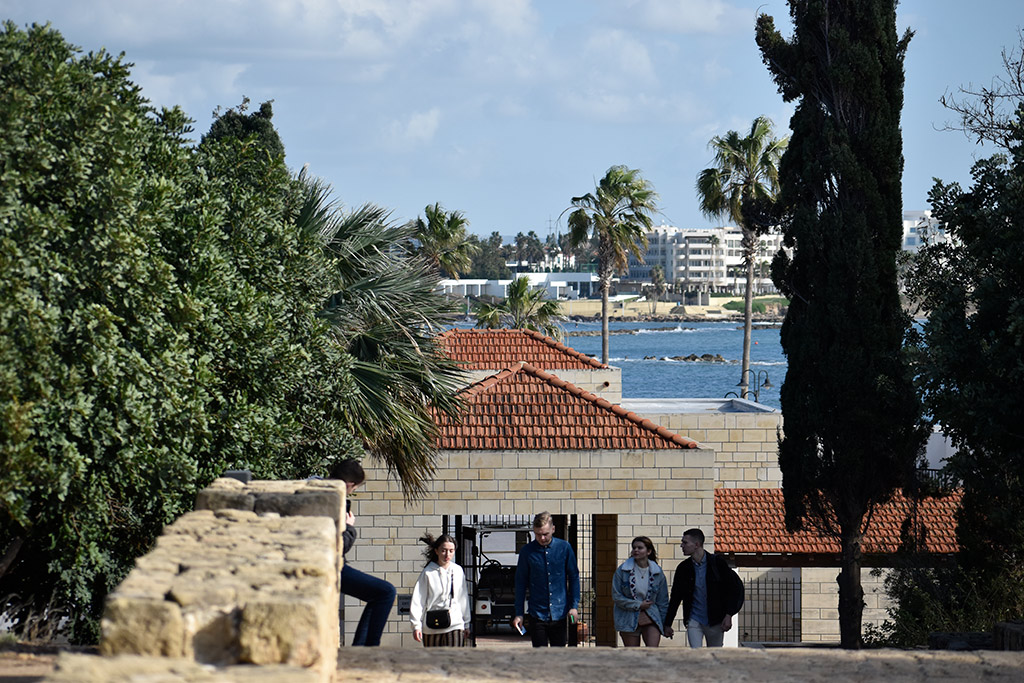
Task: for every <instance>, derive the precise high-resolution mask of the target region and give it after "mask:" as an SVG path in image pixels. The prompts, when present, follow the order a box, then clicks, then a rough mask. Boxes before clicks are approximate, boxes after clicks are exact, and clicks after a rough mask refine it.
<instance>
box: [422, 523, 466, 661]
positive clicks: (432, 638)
mask: <svg viewBox="0 0 1024 683" xmlns="http://www.w3.org/2000/svg"><path fill="white" fill-rule="evenodd" d="M420 540H421V541H423V542H424V543H426V544H427V551H426V552H425V553H424V554H425V555H426V556H427V560H428V561H427V566H426V567H424V568H423V571H422V572H420V578H419V579H418V580H417V581H416V586H415V588H413V589H412V602H411V603H410V605H409V622H410V623H411V624H412V632H413V637H414V638H416V641H417V642H422V643H423V646H424V647H462V645H464V644H465V639H466V638H468V637H469V624H470V607H469V592H468V591H467V590H466V574H465V572H463V571H462V567H460V566H459V565H457V564H455V562H453V561H452V558H454V557H455V539H454V538H452V537H451V536H449V535H448V534H445V535H443V536H441V537H439V538H437V539H435V538H434V537H433V536H431V535H429V534H428V535H426V536H424V537H423V538H421V539H420ZM445 612H447V615H445V614H444V613H445ZM431 613H440V615H441V623H440V624H437V623H434V624H433V625H432V624H431V621H432V620H431V616H432V614H431ZM445 621H447V624H445V623H444V622H445Z"/></svg>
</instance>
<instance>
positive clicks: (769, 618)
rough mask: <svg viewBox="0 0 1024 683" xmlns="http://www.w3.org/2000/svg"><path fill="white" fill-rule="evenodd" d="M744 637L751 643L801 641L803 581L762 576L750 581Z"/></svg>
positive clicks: (742, 617)
mask: <svg viewBox="0 0 1024 683" xmlns="http://www.w3.org/2000/svg"><path fill="white" fill-rule="evenodd" d="M740 627H741V636H740V640H742V641H744V642H748V643H798V642H800V582H799V580H796V579H793V578H760V579H755V580H753V581H749V582H748V583H747V585H746V600H745V601H744V603H743V611H742V612H741V613H740Z"/></svg>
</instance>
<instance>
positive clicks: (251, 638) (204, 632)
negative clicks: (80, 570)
mask: <svg viewBox="0 0 1024 683" xmlns="http://www.w3.org/2000/svg"><path fill="white" fill-rule="evenodd" d="M344 506H345V488H344V484H342V483H341V482H332V481H312V482H307V481H292V482H251V483H250V484H248V485H246V484H242V483H241V482H238V481H235V480H233V479H219V480H217V481H216V482H214V484H213V485H212V486H211V487H210V488H209V489H206V490H205V491H203V492H202V493H200V494H199V496H198V498H197V507H199V508H215V509H199V510H196V511H195V512H191V513H188V514H186V515H183V516H182V517H181V518H179V519H178V520H177V521H175V522H174V523H173V524H171V525H170V526H168V527H167V528H166V529H165V530H164V533H163V535H162V536H160V538H158V539H157V543H156V547H155V548H154V549H153V550H152V551H150V552H149V553H147V554H146V555H144V556H143V557H140V558H139V559H138V560H137V561H136V566H135V568H134V569H133V570H132V572H131V573H130V574H129V576H128V577H127V578H126V579H125V580H124V581H123V582H122V583H121V585H119V586H118V587H117V588H116V589H115V590H114V591H113V592H112V593H110V595H108V596H107V602H106V607H105V611H104V616H103V620H102V630H103V636H102V640H101V643H100V651H101V653H102V654H104V655H107V656H108V657H110V659H107V660H99V662H98V663H97V662H91V663H90V664H89V666H90V667H96V666H99V667H103V666H114V665H115V664H116V665H117V666H118V667H121V668H123V667H124V666H129V667H131V666H135V664H132V663H131V661H132V660H131V658H129V663H128V664H125V660H124V658H123V657H119V658H116V659H115V658H113V656H116V655H122V656H123V655H137V656H144V657H166V658H169V659H168V660H167V661H168V662H169V664H168V666H169V667H174V666H177V667H180V666H182V665H181V664H180V663H179V664H174V661H175V660H174V659H171V658H177V659H178V661H179V662H180V660H181V659H185V660H191V661H194V662H198V663H201V664H209V665H215V666H218V667H229V666H231V665H236V664H260V665H285V666H286V667H292V668H294V667H299V668H301V669H305V670H309V671H310V672H312V673H313V674H314V678H315V680H321V681H330V680H333V678H334V674H335V670H336V666H337V650H338V641H339V621H338V604H339V591H338V587H339V585H338V584H339V574H340V569H341V564H340V563H341V552H340V542H341V536H340V533H339V527H338V524H337V520H338V519H340V518H341V516H342V514H343V513H342V511H343V510H344ZM140 661H141V660H140ZM118 662H120V663H118ZM136 664H138V665H139V666H143V668H145V669H147V671H148V668H147V667H150V666H151V665H150V664H145V665H143V663H139V662H136ZM81 674H82V676H83V677H82V678H81V680H93V679H87V678H85V677H84V676H85V672H84V671H83V672H81ZM69 675H71V676H72V679H74V676H75V675H77V674H75V673H74V672H72V673H71V674H69ZM225 680H229V679H228V678H226V679H225ZM230 680H235V679H234V678H231V679H230ZM239 680H240V679H239Z"/></svg>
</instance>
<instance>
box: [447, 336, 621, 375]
mask: <svg viewBox="0 0 1024 683" xmlns="http://www.w3.org/2000/svg"><path fill="white" fill-rule="evenodd" d="M439 339H440V341H441V343H442V345H443V346H444V348H445V350H446V351H447V353H448V355H449V356H450V357H451V358H452V359H453V360H456V361H458V362H460V363H463V364H464V368H465V369H466V370H500V369H502V368H508V367H511V366H513V365H515V364H516V363H520V362H522V363H529V364H530V365H532V366H533V367H535V368H540V369H541V370H566V369H570V370H602V369H605V368H607V367H608V366H607V365H605V364H604V363H602V362H600V361H599V360H597V359H595V358H591V357H590V356H588V355H586V354H583V353H580V352H579V351H577V350H575V349H572V348H570V347H568V346H566V345H565V344H562V343H561V342H557V341H555V340H554V339H552V338H551V337H546V336H544V335H543V334H541V333H540V332H534V331H533V330H460V329H453V330H448V331H446V332H444V333H443V334H441V335H440V337H439Z"/></svg>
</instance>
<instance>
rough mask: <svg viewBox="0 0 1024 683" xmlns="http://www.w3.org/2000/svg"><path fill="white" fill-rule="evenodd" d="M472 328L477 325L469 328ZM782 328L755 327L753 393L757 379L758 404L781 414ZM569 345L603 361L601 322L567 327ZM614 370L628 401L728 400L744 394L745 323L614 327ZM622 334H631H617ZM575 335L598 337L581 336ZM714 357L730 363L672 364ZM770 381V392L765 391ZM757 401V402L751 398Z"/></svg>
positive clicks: (622, 324) (774, 325)
mask: <svg viewBox="0 0 1024 683" xmlns="http://www.w3.org/2000/svg"><path fill="white" fill-rule="evenodd" d="M466 326H467V327H471V325H466ZM781 327H782V324H781V323H767V324H766V323H755V326H754V329H753V330H752V331H751V342H750V369H751V371H752V373H751V374H750V375H748V377H749V378H750V380H749V383H750V386H751V390H753V377H754V375H756V376H757V386H758V389H757V401H758V402H759V403H763V404H764V405H766V406H771V407H772V408H780V405H779V387H780V386H782V381H783V380H784V379H785V377H786V357H785V356H784V355H783V353H782V345H781V343H780V342H779V331H780V329H781ZM563 328H564V329H565V332H566V336H565V338H564V339H563V342H564V343H565V344H566V346H570V347H572V348H574V349H576V350H577V351H579V352H580V353H585V354H587V355H588V356H593V357H594V358H597V359H598V360H600V359H601V335H600V332H601V321H600V320H597V321H586V322H572V321H570V322H567V323H565V324H564V325H563ZM609 328H610V329H611V331H612V334H611V336H610V337H609V340H610V341H609V348H608V364H609V365H612V366H615V367H618V368H621V369H622V396H623V398H723V397H725V396H736V395H738V393H739V391H740V387H739V386H737V385H738V384H739V383H740V371H741V359H742V357H743V323H742V321H735V320H733V321H721V322H719V321H715V322H666V323H653V322H615V321H612V322H610V323H609ZM616 331H624V332H626V333H622V334H615V332H616ZM574 332H597V334H596V335H592V336H575V335H573V333H574ZM690 354H694V355H696V356H702V355H704V354H711V355H712V356H721V357H722V358H723V359H724V360H722V361H718V362H711V361H703V360H701V361H688V360H672V358H673V357H674V356H689V355H690ZM766 381H767V384H768V386H764V385H765V383H766ZM749 398H750V399H751V400H754V396H750V397H749Z"/></svg>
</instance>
